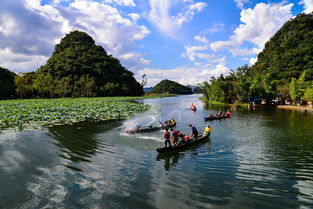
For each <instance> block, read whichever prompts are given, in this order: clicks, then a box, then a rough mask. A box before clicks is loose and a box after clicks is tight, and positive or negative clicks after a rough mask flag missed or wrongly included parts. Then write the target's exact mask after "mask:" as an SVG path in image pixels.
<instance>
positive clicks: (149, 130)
mask: <svg viewBox="0 0 313 209" xmlns="http://www.w3.org/2000/svg"><path fill="white" fill-rule="evenodd" d="M174 126H176V123H175V124H171V125H167V126H161V127H152V128H145V129H139V130H132V131H128V132H127V133H131V134H135V133H147V132H153V131H157V130H161V129H166V128H171V127H174Z"/></svg>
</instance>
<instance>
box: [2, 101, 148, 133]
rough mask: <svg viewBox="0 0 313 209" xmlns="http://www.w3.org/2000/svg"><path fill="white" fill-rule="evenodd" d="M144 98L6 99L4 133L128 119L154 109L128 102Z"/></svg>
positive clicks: (3, 110)
mask: <svg viewBox="0 0 313 209" xmlns="http://www.w3.org/2000/svg"><path fill="white" fill-rule="evenodd" d="M141 98H146V97H104V98H61V99H24V100H3V101H0V131H3V130H5V129H15V130H19V131H20V130H24V129H32V128H35V127H37V126H39V125H48V124H71V123H76V122H80V121H106V120H116V119H124V118H128V117H130V116H131V115H133V114H134V113H137V112H143V111H146V110H148V109H149V108H150V106H149V105H144V104H138V103H133V102H130V101H127V100H134V99H141Z"/></svg>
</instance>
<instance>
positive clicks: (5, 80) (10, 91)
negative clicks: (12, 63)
mask: <svg viewBox="0 0 313 209" xmlns="http://www.w3.org/2000/svg"><path fill="white" fill-rule="evenodd" d="M14 77H15V74H14V73H13V72H11V71H9V70H8V69H5V68H2V67H0V89H1V91H0V99H3V98H13V97H14V94H15V85H14Z"/></svg>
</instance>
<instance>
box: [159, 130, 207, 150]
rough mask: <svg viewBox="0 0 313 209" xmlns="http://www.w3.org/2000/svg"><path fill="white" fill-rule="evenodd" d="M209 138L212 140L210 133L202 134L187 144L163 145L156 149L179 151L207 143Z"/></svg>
mask: <svg viewBox="0 0 313 209" xmlns="http://www.w3.org/2000/svg"><path fill="white" fill-rule="evenodd" d="M209 140H210V134H209V135H206V136H200V137H199V138H197V139H194V140H193V141H191V142H189V143H186V144H183V145H179V146H176V147H162V148H159V149H156V151H158V152H159V153H170V152H178V151H181V150H184V149H186V148H189V147H193V146H195V145H197V144H202V143H205V142H207V141H209Z"/></svg>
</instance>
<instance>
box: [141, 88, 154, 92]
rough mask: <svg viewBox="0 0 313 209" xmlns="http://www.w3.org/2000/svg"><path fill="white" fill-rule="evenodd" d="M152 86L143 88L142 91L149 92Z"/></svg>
mask: <svg viewBox="0 0 313 209" xmlns="http://www.w3.org/2000/svg"><path fill="white" fill-rule="evenodd" d="M152 89H153V87H147V88H143V91H144V92H149V91H152Z"/></svg>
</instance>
